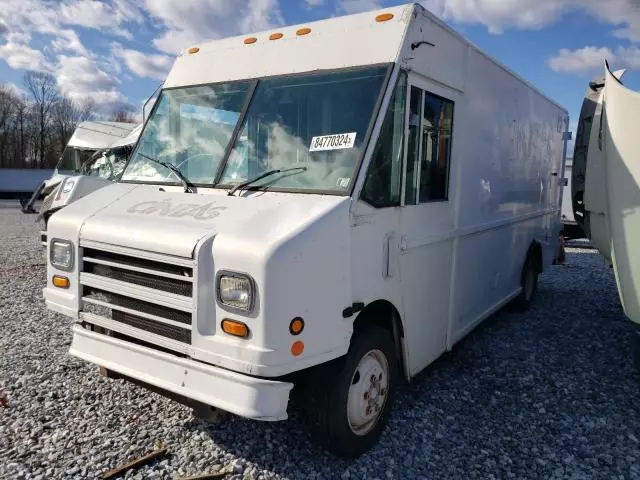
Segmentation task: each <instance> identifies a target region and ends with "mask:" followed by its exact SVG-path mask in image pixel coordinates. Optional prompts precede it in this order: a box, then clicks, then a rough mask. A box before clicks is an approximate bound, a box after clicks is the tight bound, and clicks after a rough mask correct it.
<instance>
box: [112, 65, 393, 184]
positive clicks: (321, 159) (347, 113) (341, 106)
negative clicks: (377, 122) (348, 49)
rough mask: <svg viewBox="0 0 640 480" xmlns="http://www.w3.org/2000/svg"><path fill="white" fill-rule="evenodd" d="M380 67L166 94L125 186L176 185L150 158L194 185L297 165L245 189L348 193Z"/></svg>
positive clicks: (129, 168) (230, 180)
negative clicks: (144, 183) (131, 183)
mask: <svg viewBox="0 0 640 480" xmlns="http://www.w3.org/2000/svg"><path fill="white" fill-rule="evenodd" d="M387 69H388V67H387V66H376V67H365V68H357V69H348V70H341V71H333V72H329V73H327V72H320V73H306V74H298V75H287V76H282V77H270V78H265V79H262V80H259V81H257V82H231V83H226V84H217V85H207V86H198V87H185V88H176V89H170V90H165V91H163V92H162V94H161V95H160V98H159V100H158V106H157V107H156V109H155V110H154V112H153V113H152V114H151V117H150V119H149V121H148V123H147V126H146V127H145V130H144V132H143V133H142V136H141V138H140V141H139V142H138V147H137V149H136V152H134V154H133V155H132V157H131V160H130V161H129V164H128V165H127V167H126V169H125V172H124V174H123V176H122V180H124V181H148V182H153V183H162V182H168V183H176V178H175V174H173V173H172V172H171V171H170V170H169V169H168V168H166V167H164V166H162V165H160V164H158V163H157V162H154V161H153V160H152V159H155V160H159V161H161V162H167V163H171V164H173V165H174V166H176V167H178V168H179V169H180V172H181V173H182V174H183V175H184V176H185V177H186V178H187V179H188V180H189V181H190V182H191V183H193V184H195V185H208V186H211V185H213V184H214V182H215V181H216V180H217V184H216V186H220V187H223V188H228V187H230V186H233V185H237V184H239V183H242V182H245V181H247V180H250V179H253V178H256V177H257V176H259V175H261V174H263V173H265V172H267V171H270V170H274V169H278V170H285V169H290V168H292V167H304V168H300V169H296V170H295V171H289V172H283V173H281V174H276V175H270V176H268V177H265V178H264V179H262V180H259V181H257V182H255V183H254V184H252V186H254V187H258V186H260V187H267V186H269V188H273V189H294V190H304V191H307V190H309V191H331V192H336V193H342V194H345V193H346V192H348V190H349V187H350V186H351V183H352V180H353V177H354V176H355V173H354V172H355V169H356V166H357V165H358V161H359V159H360V156H361V154H362V151H363V149H364V143H365V137H366V133H367V129H368V127H369V123H370V122H371V119H372V117H373V115H374V110H375V106H376V103H377V101H378V97H379V96H380V92H381V89H382V86H383V84H384V79H385V76H386V73H387ZM254 87H255V88H254ZM249 97H251V98H249ZM240 121H242V124H241V125H237V124H238V122H240ZM148 157H150V158H148Z"/></svg>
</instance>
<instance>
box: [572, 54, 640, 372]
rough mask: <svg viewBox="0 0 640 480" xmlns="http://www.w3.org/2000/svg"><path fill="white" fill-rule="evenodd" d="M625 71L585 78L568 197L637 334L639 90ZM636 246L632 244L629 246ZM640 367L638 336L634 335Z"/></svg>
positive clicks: (606, 67) (639, 309)
mask: <svg viewBox="0 0 640 480" xmlns="http://www.w3.org/2000/svg"><path fill="white" fill-rule="evenodd" d="M623 74H624V70H618V71H615V72H612V71H611V70H610V69H609V65H608V63H606V62H604V77H602V78H599V79H595V80H594V81H592V82H590V84H589V88H588V90H587V93H586V94H585V98H584V101H583V104H582V110H581V112H580V118H579V122H578V135H577V136H576V147H575V158H574V170H573V174H572V177H573V178H572V200H573V202H572V203H573V208H574V213H575V218H576V220H577V221H578V222H579V223H580V226H581V227H582V228H584V231H585V233H586V234H587V236H588V237H589V239H590V240H591V243H592V244H593V246H594V247H596V248H597V249H598V251H599V252H600V254H601V255H602V256H603V257H604V258H605V260H606V261H607V262H608V263H609V264H610V265H611V266H613V268H614V271H615V277H616V284H617V286H618V294H619V295H620V301H621V303H622V308H623V309H624V313H625V315H626V316H627V317H629V319H630V320H631V321H633V322H634V324H635V326H636V332H637V333H638V334H640V249H639V248H638V246H639V245H640V208H638V207H639V206H640V160H639V158H638V154H639V153H640V137H639V136H638V133H637V119H638V116H639V115H640V93H639V92H635V91H633V90H630V89H629V88H627V87H625V86H624V85H623V83H622V80H621V79H622V76H623ZM634 245H635V247H634ZM636 344H637V346H636V349H637V352H636V362H637V364H638V366H639V367H640V336H636Z"/></svg>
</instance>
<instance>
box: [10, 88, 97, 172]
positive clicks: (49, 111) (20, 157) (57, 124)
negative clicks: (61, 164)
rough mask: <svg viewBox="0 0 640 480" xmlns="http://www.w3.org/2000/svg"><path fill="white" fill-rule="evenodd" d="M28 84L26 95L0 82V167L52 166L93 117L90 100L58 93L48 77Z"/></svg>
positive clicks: (93, 110)
mask: <svg viewBox="0 0 640 480" xmlns="http://www.w3.org/2000/svg"><path fill="white" fill-rule="evenodd" d="M29 82H30V84H31V85H32V86H33V87H34V89H33V90H31V89H29V91H28V93H27V94H21V93H19V92H17V91H16V90H15V88H13V87H12V86H11V85H9V84H2V83H0V168H38V167H40V168H52V167H54V166H55V164H56V163H57V161H58V158H59V157H60V154H61V153H62V150H63V149H64V147H65V146H66V144H67V142H68V141H69V138H70V137H71V135H73V132H74V131H75V129H76V127H77V125H78V124H79V123H80V122H82V121H85V120H92V119H93V118H94V117H95V116H96V114H95V109H96V106H95V102H94V101H93V100H92V99H85V100H81V101H72V100H71V99H69V98H67V97H64V96H63V95H60V94H58V92H57V91H56V89H55V85H54V82H53V80H52V79H51V78H49V79H47V78H44V79H43V78H42V77H40V78H36V77H35V76H34V75H29ZM43 83H44V88H43ZM25 84H27V79H26V77H25Z"/></svg>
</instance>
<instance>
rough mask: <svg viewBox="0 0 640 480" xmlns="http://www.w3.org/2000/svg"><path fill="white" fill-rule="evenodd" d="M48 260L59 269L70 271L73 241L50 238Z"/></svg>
mask: <svg viewBox="0 0 640 480" xmlns="http://www.w3.org/2000/svg"><path fill="white" fill-rule="evenodd" d="M49 261H50V262H51V265H53V266H54V267H56V268H59V269H60V270H66V271H70V270H71V269H72V268H73V243H71V242H69V241H68V240H58V239H53V240H51V247H50V248H49Z"/></svg>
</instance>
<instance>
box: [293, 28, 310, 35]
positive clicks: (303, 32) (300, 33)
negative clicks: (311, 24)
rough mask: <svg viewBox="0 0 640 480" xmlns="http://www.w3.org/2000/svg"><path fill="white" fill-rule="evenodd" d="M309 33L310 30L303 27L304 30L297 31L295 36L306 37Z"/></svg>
mask: <svg viewBox="0 0 640 480" xmlns="http://www.w3.org/2000/svg"><path fill="white" fill-rule="evenodd" d="M309 33H311V29H310V28H308V27H305V28H300V29H298V31H297V32H296V35H307V34H309Z"/></svg>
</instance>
